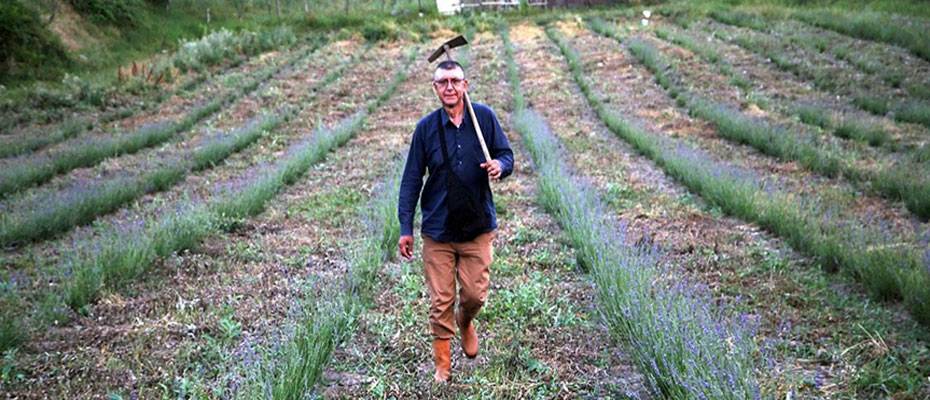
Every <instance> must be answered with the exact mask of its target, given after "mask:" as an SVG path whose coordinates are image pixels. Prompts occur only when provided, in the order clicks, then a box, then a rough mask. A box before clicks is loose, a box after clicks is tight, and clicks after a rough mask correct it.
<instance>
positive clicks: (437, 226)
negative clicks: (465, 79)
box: [397, 103, 513, 242]
mask: <svg viewBox="0 0 930 400" xmlns="http://www.w3.org/2000/svg"><path fill="white" fill-rule="evenodd" d="M472 107H473V108H474V109H475V116H476V117H477V119H478V124H480V125H481V131H482V133H483V134H484V142H485V144H487V145H488V152H489V153H491V158H493V159H496V160H498V161H500V163H501V178H504V177H506V176H508V175H510V174H511V173H512V172H513V151H512V150H511V149H510V143H509V142H508V141H507V136H506V135H504V131H503V130H502V129H501V126H500V123H499V122H498V121H497V116H496V115H494V111H491V109H490V108H489V107H488V106H485V105H483V104H479V103H472ZM438 121H441V123H442V124H444V125H443V126H444V127H445V130H446V144H447V145H448V146H449V149H448V150H449V158H450V161H451V162H452V170H453V171H454V172H455V174H456V175H458V177H459V179H461V180H462V182H464V183H465V184H466V185H475V186H476V187H478V188H481V190H487V187H488V173H487V171H486V170H485V169H483V168H481V167H480V164H481V163H482V162H484V154H483V153H482V151H481V144H480V143H479V142H478V136H477V134H476V133H475V127H474V125H473V124H472V122H471V116H469V115H468V108H467V107H466V108H465V115H464V117H463V118H462V124H461V126H459V127H456V126H455V124H453V123H452V121H451V120H450V119H449V114H448V113H446V111H445V110H444V109H442V108H439V109H438V110H436V111H433V112H432V113H430V114H429V115H427V116H426V117H423V119H421V120H420V122H418V123H417V127H416V130H414V131H413V140H412V141H411V143H410V152H409V153H408V154H407V164H406V165H405V166H404V175H403V178H402V179H401V182H400V199H399V201H398V204H397V216H398V218H399V219H400V234H401V235H412V234H413V216H414V212H415V211H416V205H417V199H418V198H419V199H420V200H421V202H420V210H421V211H422V212H423V234H424V235H426V236H427V237H429V238H430V239H433V240H435V241H437V242H449V241H451V236H450V235H449V233H448V232H446V228H445V224H446V215H447V211H446V207H445V199H446V187H445V175H444V174H445V173H446V169H445V168H440V167H441V166H442V163H443V157H442V150H441V144H440V142H439V123H440V122H438ZM427 172H429V177H428V178H427V179H426V186H425V187H424V186H423V175H424V174H426V173H427ZM421 188H422V189H423V193H422V194H421V193H420V189H421ZM485 198H486V199H487V202H486V205H485V206H486V207H487V211H488V215H490V216H491V226H489V227H488V229H487V231H488V232H490V231H492V230H494V229H497V213H496V211H495V210H494V199H493V198H492V196H491V193H487V196H485Z"/></svg>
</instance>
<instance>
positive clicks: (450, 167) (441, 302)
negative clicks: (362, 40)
mask: <svg viewBox="0 0 930 400" xmlns="http://www.w3.org/2000/svg"><path fill="white" fill-rule="evenodd" d="M432 84H433V90H434V91H435V92H436V96H438V97H439V100H440V101H441V102H442V108H439V109H437V110H436V111H434V112H432V113H430V114H429V115H427V116H426V117H424V118H423V119H421V120H420V122H419V123H417V127H416V130H414V132H413V140H412V142H411V144H410V152H409V153H408V155H407V164H406V166H405V167H404V175H403V178H402V180H401V184H400V200H399V203H398V210H397V211H398V212H397V214H398V218H399V219H400V235H401V236H400V240H399V241H398V248H399V251H400V255H401V256H402V257H404V258H405V259H407V260H408V261H409V260H412V259H413V244H414V240H413V216H414V212H415V210H416V204H417V199H418V198H420V200H421V203H420V209H421V211H422V213H423V224H422V230H423V232H422V237H423V272H424V274H425V276H426V285H427V287H428V289H429V296H430V313H429V323H430V328H431V330H432V333H433V360H434V361H435V364H436V373H435V374H434V376H433V378H434V380H436V381H437V382H445V381H447V380H449V375H450V369H451V355H450V340H451V339H452V337H453V336H455V328H454V327H453V325H452V323H453V319H454V320H455V324H456V326H457V327H458V329H459V332H460V334H461V337H462V350H463V351H464V353H465V355H466V356H467V357H469V358H474V357H475V356H477V355H478V335H477V332H476V331H475V325H474V323H473V322H472V321H473V320H474V318H475V315H476V314H477V313H478V310H480V309H481V306H482V305H484V302H485V300H486V299H487V294H488V281H489V277H490V270H489V266H490V265H491V260H492V248H491V240H492V239H493V237H494V230H495V229H496V228H497V216H496V212H495V210H494V201H493V199H492V197H491V188H490V185H489V180H492V179H493V180H499V179H502V178H504V177H507V176H508V175H510V173H511V172H512V171H513V151H511V149H510V143H508V142H507V137H506V136H505V135H504V132H503V130H501V127H500V123H499V122H498V121H497V117H496V116H495V115H494V112H493V111H491V109H490V108H488V107H487V106H485V105H482V104H473V105H472V108H473V109H474V112H475V117H476V118H477V119H478V124H479V125H480V127H481V131H482V132H483V134H484V141H485V143H486V144H487V146H488V152H489V153H490V154H491V158H492V160H490V161H487V160H485V159H484V154H483V152H482V150H481V147H480V146H481V145H480V144H479V141H478V136H477V133H476V130H475V127H474V125H473V124H472V120H471V116H470V115H468V109H467V107H465V102H464V96H465V92H466V91H468V81H467V80H466V79H465V71H464V69H463V68H462V66H461V65H460V64H459V63H457V62H455V61H451V60H449V61H444V62H442V63H440V64H439V66H438V67H437V68H436V70H435V71H434V73H433V82H432ZM427 171H428V172H429V177H428V178H427V180H426V186H425V187H423V175H424V173H426V172H427ZM421 187H423V193H422V197H421V194H420V189H421ZM456 279H457V280H458V284H459V286H460V288H459V307H458V309H457V310H453V305H454V303H455V292H456ZM453 314H454V316H453Z"/></svg>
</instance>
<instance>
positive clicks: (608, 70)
mask: <svg viewBox="0 0 930 400" xmlns="http://www.w3.org/2000/svg"><path fill="white" fill-rule="evenodd" d="M559 28H560V30H561V32H562V33H563V34H565V35H566V36H567V37H568V38H569V39H570V40H569V41H570V42H571V44H572V45H573V47H574V48H575V49H576V50H577V51H578V52H579V54H580V55H581V57H582V60H583V62H584V65H585V68H586V70H587V71H588V73H587V75H588V76H589V77H590V78H591V79H592V81H593V82H594V83H595V87H597V92H598V93H600V94H601V95H602V96H605V102H607V104H609V105H610V107H611V108H613V109H614V110H615V111H617V112H619V113H620V114H622V115H624V116H626V117H628V118H632V119H634V120H636V121H641V122H642V123H643V124H644V126H645V127H646V129H647V130H648V131H650V132H653V133H655V134H666V135H671V136H673V137H679V138H686V139H691V138H694V139H692V140H693V141H694V142H695V143H698V144H702V147H704V146H703V143H705V142H704V141H702V140H698V139H697V138H705V137H706V138H709V139H710V138H712V137H713V136H715V134H714V132H713V128H712V127H711V126H710V125H708V124H706V123H704V122H702V121H697V120H693V119H691V118H690V117H688V116H687V114H686V113H685V112H684V110H681V109H679V108H677V107H676V106H675V104H674V102H673V101H672V100H671V99H669V98H668V96H666V95H665V93H664V92H663V91H662V89H661V88H660V87H658V86H657V84H655V83H654V77H653V76H652V75H651V74H650V73H649V72H648V71H647V70H646V69H645V68H644V67H642V66H641V65H638V64H637V63H636V61H635V59H634V58H633V57H632V56H631V55H629V54H628V53H627V52H626V51H625V50H624V49H621V48H620V47H619V45H618V44H616V42H614V43H613V44H611V43H610V42H609V41H610V40H612V39H608V40H606V41H605V40H602V38H600V37H597V36H596V35H594V34H592V33H590V32H588V31H587V30H586V29H585V28H583V27H580V26H578V25H575V24H573V23H565V24H560V25H559ZM512 36H513V38H514V41H515V42H516V43H517V44H518V45H520V46H538V47H539V51H535V52H533V53H532V56H531V57H526V56H524V57H525V58H524V61H522V62H521V66H522V67H523V74H524V76H530V77H532V79H525V82H527V85H526V86H527V94H528V99H529V101H530V104H531V105H532V106H533V107H534V108H535V109H537V110H538V111H539V112H541V113H542V114H543V115H545V116H546V118H547V119H548V120H549V122H550V124H551V125H552V126H553V128H554V132H556V133H558V134H559V136H560V137H561V138H562V140H563V143H564V145H565V147H566V149H568V150H569V151H570V154H571V159H572V164H573V165H574V166H575V168H576V169H577V170H578V171H579V172H580V173H581V174H583V175H585V176H586V177H588V178H589V179H590V180H591V181H592V183H593V184H594V185H595V186H596V187H597V188H598V189H599V190H600V192H601V193H602V196H603V198H605V199H606V201H607V202H608V204H609V205H610V206H611V209H612V210H614V211H615V212H617V217H618V218H619V219H621V220H623V221H625V222H627V223H629V224H630V226H632V227H633V228H634V231H635V230H636V229H641V230H642V231H643V232H645V233H644V235H648V236H649V237H650V238H651V239H652V240H655V241H656V242H657V243H658V244H659V245H660V246H661V247H662V248H664V249H665V250H666V251H667V252H668V257H669V261H671V263H672V264H673V265H678V266H680V267H682V268H683V269H684V272H686V275H685V276H686V277H690V278H693V279H696V280H697V281H698V282H700V283H702V284H704V285H707V287H708V288H709V289H710V290H712V291H713V292H714V293H715V295H716V296H718V297H719V298H720V299H721V301H723V302H725V303H729V304H731V305H733V306H735V307H736V308H737V309H738V310H739V311H740V312H743V313H747V314H748V315H749V318H750V320H753V321H757V322H758V324H759V330H758V333H757V336H756V340H757V342H758V343H759V344H760V346H762V347H763V348H764V349H766V351H767V353H766V355H765V360H760V361H762V362H764V363H766V364H765V365H766V373H765V374H763V376H761V377H760V380H761V382H762V384H763V387H764V388H765V389H766V391H768V392H772V393H777V394H780V396H784V394H785V393H786V392H787V391H789V390H792V391H795V392H796V393H797V392H800V394H801V395H802V396H801V397H804V398H822V397H824V396H827V397H830V396H834V395H842V394H846V395H849V394H859V395H861V394H862V393H865V394H869V393H874V392H871V391H870V390H875V389H874V388H866V387H864V386H863V385H861V384H859V383H858V382H857V381H856V380H857V375H856V374H857V373H860V374H861V373H863V372H865V373H875V372H876V370H881V368H875V364H876V363H878V362H881V361H880V360H884V358H885V357H889V354H890V353H894V354H895V357H900V356H902V355H906V354H908V353H909V352H910V353H911V354H914V353H915V352H916V353H920V352H919V351H916V350H918V349H921V348H922V347H923V346H925V343H926V335H925V334H923V333H922V330H921V328H920V327H919V326H918V325H917V324H916V323H915V322H913V321H912V320H910V319H909V318H908V317H907V316H906V313H905V312H903V311H902V310H901V309H900V308H899V307H898V306H896V305H890V306H889V305H885V304H874V303H872V302H871V301H870V300H869V299H868V297H867V296H866V295H864V294H863V292H864V291H863V290H862V289H861V288H860V287H858V285H856V284H854V283H852V282H851V281H850V280H848V279H845V278H844V277H843V276H838V275H827V274H824V273H822V272H821V271H820V270H819V269H818V268H817V267H816V266H815V265H811V264H810V262H809V261H807V260H805V259H804V258H803V257H800V256H799V255H797V254H796V253H794V252H793V251H792V250H791V249H790V248H789V247H788V246H787V245H786V244H785V243H783V242H782V241H780V240H778V239H777V238H773V237H771V235H769V234H767V233H766V232H764V231H762V230H760V229H759V228H758V227H755V226H753V225H751V224H746V223H745V222H742V221H739V220H735V219H732V218H727V217H725V216H723V215H721V214H720V212H719V211H717V210H715V209H714V208H713V207H709V206H708V205H706V204H704V203H703V202H702V201H701V200H700V199H697V198H695V197H694V196H693V195H691V194H689V193H688V192H687V190H685V189H684V188H682V187H681V186H680V185H678V184H677V183H676V182H674V181H673V180H671V179H670V178H668V177H666V176H665V175H664V173H663V172H662V171H661V169H659V168H657V167H656V166H654V164H653V163H652V162H650V161H648V160H647V159H645V158H643V157H640V156H637V155H635V152H634V151H633V150H632V149H630V148H629V147H628V146H627V145H626V144H625V143H622V142H621V141H620V140H619V139H617V138H615V137H613V135H612V134H611V133H610V132H609V131H607V130H606V128H605V127H604V126H603V125H602V124H601V123H600V122H599V121H598V120H597V118H596V116H595V115H594V114H593V112H592V111H591V110H590V108H589V107H587V105H586V104H585V102H584V98H583V96H582V95H581V93H580V92H579V91H578V90H577V88H576V87H575V85H574V84H571V83H570V82H572V78H571V77H570V75H569V74H568V72H567V71H568V68H567V65H566V64H565V62H564V60H563V59H561V55H560V54H559V50H558V49H557V48H556V47H555V46H554V44H552V43H550V42H548V39H546V37H545V34H544V33H543V32H542V31H541V30H540V29H539V28H537V27H532V26H525V27H519V28H516V29H514V30H513V31H512ZM521 53H522V52H518V54H521ZM518 58H520V56H519V55H518ZM531 82H532V84H530V83H531ZM533 93H535V95H534V94H533ZM739 150H740V149H737V148H729V149H728V151H727V152H723V151H720V152H717V151H713V154H715V155H718V156H722V155H724V153H728V154H732V155H731V156H728V157H726V158H724V159H726V160H731V159H732V160H733V161H734V162H736V163H737V164H740V165H742V163H740V161H739V159H741V158H742V157H743V154H745V153H746V152H745V151H739ZM737 155H738V156H737ZM755 157H756V158H753V159H750V160H751V161H750V162H751V163H752V164H755V163H756V162H758V161H765V160H764V159H763V158H761V157H758V156H755ZM757 159H759V160H758V161H757ZM747 164H748V163H747ZM763 165H765V164H763ZM769 171H772V172H779V173H780V172H781V171H778V170H771V169H770V170H769ZM802 187H803V186H802ZM863 331H865V332H869V333H870V334H879V335H881V337H883V338H885V339H886V340H889V339H890V340H891V341H893V342H894V343H896V346H899V347H900V348H906V349H908V350H906V351H902V352H900V353H898V351H897V350H894V351H891V350H889V349H888V348H887V347H884V345H881V344H877V343H874V342H864V341H866V340H867V339H866V338H867V335H864V334H863V333H862V332H863ZM852 346H857V347H852ZM850 348H854V349H856V350H855V351H847V350H848V349H850ZM771 349H777V350H776V351H772V350H771ZM922 357H926V356H925V355H923V356H918V357H917V359H921V358H922ZM902 358H907V357H902ZM814 360H816V361H814ZM890 368H891V369H893V370H896V371H900V372H901V373H904V374H915V373H916V372H915V371H912V370H909V369H908V368H907V367H906V365H903V364H902V365H895V366H894V367H890ZM911 377H912V379H913V378H914V377H916V378H917V379H918V380H919V379H920V376H919V375H911ZM807 382H816V384H813V385H810V384H808V383H807ZM857 384H858V385H857ZM780 396H776V397H780Z"/></svg>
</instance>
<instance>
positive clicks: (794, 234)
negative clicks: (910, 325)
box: [549, 30, 930, 325]
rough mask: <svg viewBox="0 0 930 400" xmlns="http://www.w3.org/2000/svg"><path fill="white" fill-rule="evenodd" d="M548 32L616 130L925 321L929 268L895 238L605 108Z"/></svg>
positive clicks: (572, 57) (711, 196)
mask: <svg viewBox="0 0 930 400" xmlns="http://www.w3.org/2000/svg"><path fill="white" fill-rule="evenodd" d="M549 32H550V37H552V38H553V39H554V40H555V41H556V44H558V45H559V47H560V49H562V52H563V55H564V56H565V58H566V59H567V60H568V62H569V66H570V67H571V72H572V76H573V77H574V79H575V81H576V83H578V86H579V87H580V88H582V93H583V94H584V95H585V98H586V99H587V100H588V103H589V104H590V105H591V107H592V108H594V110H595V112H596V113H597V115H598V117H599V118H600V119H601V121H603V122H604V124H605V125H606V126H607V127H608V128H609V129H610V130H611V131H612V132H614V133H615V134H616V135H617V136H619V137H620V138H621V139H623V140H625V141H627V142H628V143H630V144H631V145H632V146H633V147H634V148H635V149H636V150H637V151H639V152H640V153H642V154H643V155H645V156H646V157H648V158H650V159H652V160H653V161H654V162H656V163H657V164H658V165H659V166H660V167H662V168H663V169H664V170H665V171H666V173H668V174H669V175H671V176H672V177H674V178H676V179H677V180H679V181H680V182H681V183H682V184H684V185H685V186H687V187H688V188H690V189H691V190H692V191H694V192H695V193H697V194H699V195H700V196H702V197H703V198H704V199H705V200H707V201H708V202H709V203H711V204H715V205H717V206H719V207H720V208H721V209H722V210H723V211H724V212H726V213H727V214H730V215H733V216H735V217H737V218H741V219H743V220H746V221H751V222H754V223H757V224H759V225H760V226H762V227H763V228H765V229H767V230H769V231H771V232H773V233H774V234H776V235H778V236H781V237H782V238H784V239H785V240H786V241H787V242H788V243H789V244H790V245H791V246H792V247H794V248H795V249H797V250H798V251H800V252H801V253H804V254H807V255H809V256H811V257H813V258H814V259H815V260H816V261H817V262H819V263H820V264H821V265H823V266H824V267H825V268H826V269H828V270H835V269H842V270H843V271H845V272H847V273H848V274H849V275H850V276H852V277H853V278H854V279H857V280H858V281H860V282H861V283H862V284H863V285H864V286H865V287H866V289H867V290H868V291H869V292H870V293H871V294H872V295H873V296H874V297H876V298H879V299H882V300H894V299H902V300H903V301H904V304H905V305H906V306H907V308H908V310H909V311H910V313H911V315H912V316H913V317H914V319H916V320H917V321H919V322H921V323H922V324H924V325H930V267H927V266H926V265H925V262H924V261H921V257H922V254H918V253H919V252H918V251H916V250H915V249H912V248H908V247H907V246H900V241H899V240H898V239H897V238H894V237H892V236H891V235H889V234H888V233H886V232H884V231H882V230H880V229H875V228H871V227H868V226H857V225H855V224H849V223H848V222H847V221H842V220H837V219H836V218H835V217H833V215H834V214H835V213H834V212H832V211H831V208H830V207H829V206H824V205H819V204H815V203H812V202H799V201H798V199H797V198H796V197H795V196H793V195H792V194H790V193H786V192H783V191H781V190H779V189H778V184H777V183H776V182H765V181H763V180H762V179H760V178H759V177H758V176H756V175H755V174H754V173H752V171H749V170H743V169H738V168H736V167H733V166H731V165H728V164H725V163H723V162H720V161H717V160H714V159H713V158H711V157H710V156H709V155H707V154H706V153H704V152H702V151H700V150H697V149H694V148H691V147H690V146H688V145H686V144H684V143H683V142H680V141H673V140H672V139H669V138H667V137H665V136H658V135H654V134H650V133H647V132H646V131H645V130H644V129H643V128H641V127H639V126H636V125H635V124H633V123H631V122H629V121H628V120H626V119H624V118H623V117H622V116H620V115H618V114H616V113H614V112H612V111H610V110H609V109H608V108H607V106H606V104H605V103H604V102H603V101H602V100H601V99H600V98H599V97H598V96H599V95H598V94H597V93H595V92H594V91H593V90H592V89H591V85H590V83H589V81H588V78H587V77H586V76H585V72H584V70H583V68H582V64H581V62H580V59H579V57H578V55H577V54H576V53H575V52H574V50H573V49H571V48H570V47H568V45H567V43H565V42H564V40H562V39H561V38H559V37H558V36H557V35H556V34H555V33H554V32H553V31H551V30H550V31H549ZM897 171H899V172H900V171H901V170H900V169H899V170H897Z"/></svg>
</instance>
